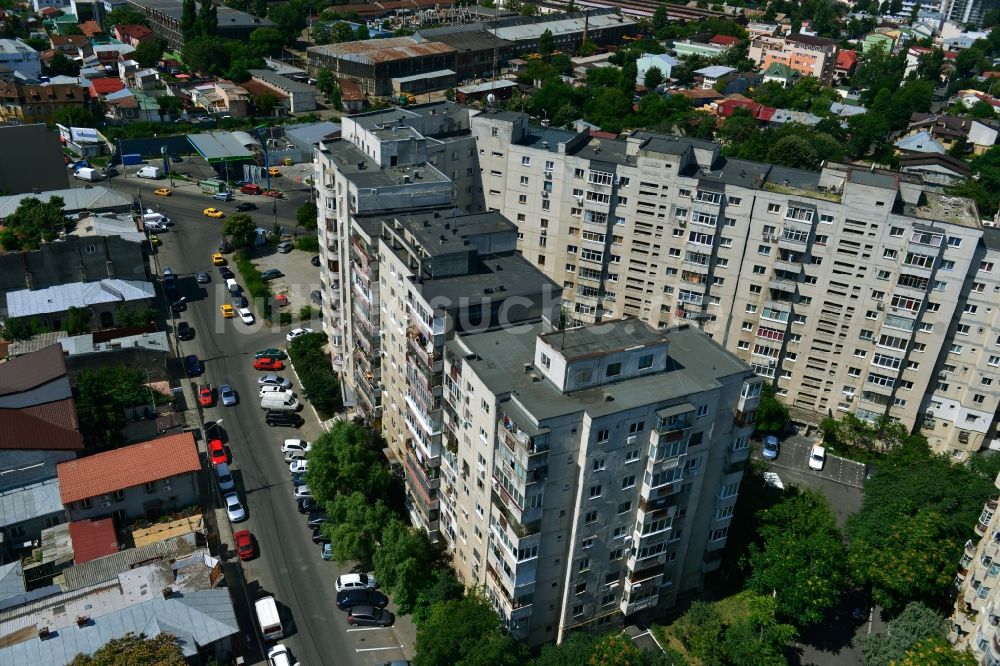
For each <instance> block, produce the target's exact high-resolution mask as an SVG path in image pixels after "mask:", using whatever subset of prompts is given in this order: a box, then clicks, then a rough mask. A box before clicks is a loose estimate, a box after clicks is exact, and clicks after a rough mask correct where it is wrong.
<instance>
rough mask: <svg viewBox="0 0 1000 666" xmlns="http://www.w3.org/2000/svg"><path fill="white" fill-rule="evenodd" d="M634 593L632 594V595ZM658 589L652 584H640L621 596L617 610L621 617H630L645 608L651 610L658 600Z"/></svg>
mask: <svg viewBox="0 0 1000 666" xmlns="http://www.w3.org/2000/svg"><path fill="white" fill-rule="evenodd" d="M633 592H634V594H633ZM659 598H660V597H659V594H658V588H657V586H656V585H654V584H653V583H652V582H650V583H646V582H642V583H640V584H638V585H635V586H634V587H632V588H630V590H629V592H627V593H626V594H624V595H622V600H621V603H620V604H619V608H620V609H621V612H622V614H623V615H632V614H633V613H638V612H639V611H641V610H644V609H646V608H652V607H653V606H655V605H656V603H657V601H658V600H659Z"/></svg>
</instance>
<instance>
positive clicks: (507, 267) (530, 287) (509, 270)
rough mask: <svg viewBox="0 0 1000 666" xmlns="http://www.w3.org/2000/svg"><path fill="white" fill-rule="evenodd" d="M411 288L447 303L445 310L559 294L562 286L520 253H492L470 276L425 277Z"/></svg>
mask: <svg viewBox="0 0 1000 666" xmlns="http://www.w3.org/2000/svg"><path fill="white" fill-rule="evenodd" d="M414 287H415V288H416V289H417V290H418V291H419V292H420V294H421V296H423V298H424V299H425V300H426V301H427V302H429V303H431V302H435V301H436V302H437V303H438V304H440V303H447V304H448V309H454V308H457V307H460V306H464V307H468V306H470V305H481V306H482V309H483V311H484V312H489V307H488V305H487V304H488V303H491V302H493V301H502V300H507V299H510V298H512V297H515V296H531V295H533V294H539V293H542V292H544V291H546V290H549V291H550V292H551V293H552V294H561V293H562V287H560V286H559V285H557V284H556V283H555V282H553V281H552V280H550V279H549V278H548V277H545V276H544V275H543V274H542V273H541V272H539V270H538V269H537V268H536V267H535V266H534V265H533V264H532V263H531V262H529V261H528V260H527V259H525V258H524V257H522V256H521V255H520V254H507V255H493V256H490V257H487V258H485V259H483V261H482V262H481V264H480V266H479V272H477V273H473V274H471V275H457V276H452V277H444V278H434V279H429V280H428V279H425V280H424V281H423V283H422V284H416V285H414Z"/></svg>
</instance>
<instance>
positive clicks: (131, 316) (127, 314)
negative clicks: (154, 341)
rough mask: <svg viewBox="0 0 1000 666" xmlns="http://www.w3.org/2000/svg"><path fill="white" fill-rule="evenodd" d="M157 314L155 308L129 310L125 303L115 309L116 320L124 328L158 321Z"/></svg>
mask: <svg viewBox="0 0 1000 666" xmlns="http://www.w3.org/2000/svg"><path fill="white" fill-rule="evenodd" d="M156 315H157V312H156V310H155V309H153V308H142V309H140V310H129V309H128V308H126V307H125V306H124V305H119V306H118V308H117V309H116V310H115V322H116V323H117V324H118V325H119V326H121V327H123V328H130V327H134V326H146V325H148V324H151V323H153V322H154V321H156Z"/></svg>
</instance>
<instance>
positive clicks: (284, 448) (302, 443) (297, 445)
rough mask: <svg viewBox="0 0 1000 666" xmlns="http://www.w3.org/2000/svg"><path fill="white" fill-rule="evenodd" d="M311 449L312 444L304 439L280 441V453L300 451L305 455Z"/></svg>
mask: <svg viewBox="0 0 1000 666" xmlns="http://www.w3.org/2000/svg"><path fill="white" fill-rule="evenodd" d="M311 450H312V444H311V443H309V442H307V441H306V440H304V439H286V440H285V441H284V442H282V443H281V452H282V453H301V454H303V455H305V454H306V453H309V451H311Z"/></svg>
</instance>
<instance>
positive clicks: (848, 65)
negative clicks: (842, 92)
mask: <svg viewBox="0 0 1000 666" xmlns="http://www.w3.org/2000/svg"><path fill="white" fill-rule="evenodd" d="M857 69H858V52H857V51H851V50H850V49H842V50H840V51H838V52H837V61H836V63H835V64H834V66H833V81H834V83H835V84H840V83H843V82H845V81H848V80H849V79H850V78H851V77H852V76H854V72H855V71H857Z"/></svg>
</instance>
